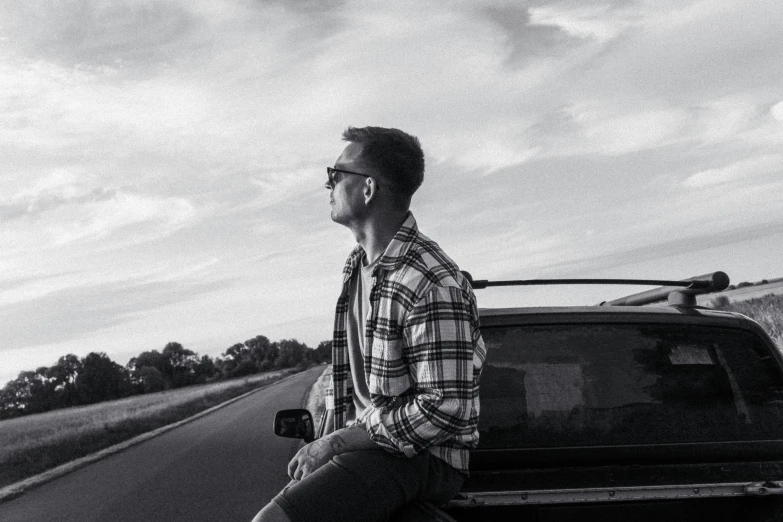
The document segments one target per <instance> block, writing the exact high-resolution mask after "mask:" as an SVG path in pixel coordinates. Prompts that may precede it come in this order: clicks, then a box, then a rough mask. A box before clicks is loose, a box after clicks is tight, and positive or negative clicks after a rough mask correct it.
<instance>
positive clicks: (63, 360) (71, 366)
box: [47, 354, 82, 408]
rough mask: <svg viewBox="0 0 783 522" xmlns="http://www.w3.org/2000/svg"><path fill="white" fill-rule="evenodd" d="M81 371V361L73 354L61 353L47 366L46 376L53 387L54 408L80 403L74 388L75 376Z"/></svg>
mask: <svg viewBox="0 0 783 522" xmlns="http://www.w3.org/2000/svg"><path fill="white" fill-rule="evenodd" d="M81 371H82V362H81V361H80V360H79V358H78V357H77V356H75V355H73V354H68V355H63V356H62V357H60V358H59V359H58V360H57V363H55V364H54V365H53V366H51V367H49V370H48V372H47V377H48V378H49V379H50V382H51V385H52V386H53V387H54V393H55V396H56V399H55V401H56V404H55V405H54V407H55V408H67V407H70V406H75V405H77V404H80V402H79V394H78V393H77V390H76V378H77V377H78V376H79V373H80V372H81Z"/></svg>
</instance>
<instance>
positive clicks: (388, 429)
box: [254, 127, 486, 522]
mask: <svg viewBox="0 0 783 522" xmlns="http://www.w3.org/2000/svg"><path fill="white" fill-rule="evenodd" d="M343 139H344V140H345V141H347V142H348V145H347V146H346V147H345V150H343V153H342V154H341V155H340V157H339V158H338V159H337V162H336V163H335V165H334V168H327V174H328V181H327V182H326V185H325V186H326V188H327V189H328V190H329V191H330V195H331V197H330V201H331V217H332V220H333V221H335V222H336V223H339V224H341V225H344V226H346V227H347V228H348V229H350V231H351V232H352V233H353V235H354V236H355V238H356V242H357V243H358V244H357V246H356V248H354V250H353V252H351V255H350V257H349V258H348V261H347V262H346V264H345V268H344V269H343V287H342V292H341V294H340V298H339V299H338V301H337V313H336V317H335V327H334V340H333V361H332V363H333V375H332V386H331V388H330V390H329V392H328V394H327V398H326V401H327V411H328V420H327V422H328V425H329V429H328V430H327V431H330V432H331V433H328V434H327V435H325V436H324V437H322V438H320V439H318V440H316V441H314V442H312V443H310V444H308V445H306V446H304V447H303V448H302V449H301V450H299V452H298V453H297V454H296V455H295V456H294V458H293V459H292V460H291V463H290V464H289V466H288V472H289V475H290V477H291V478H292V479H293V480H292V482H291V483H290V484H289V485H288V486H287V487H286V488H285V489H284V490H283V491H282V492H280V494H278V495H277V497H275V498H274V499H273V500H272V502H270V503H269V504H268V505H267V506H266V507H265V508H264V509H263V510H261V511H260V512H259V513H258V515H256V518H255V519H254V521H278V520H282V521H288V520H292V521H297V522H298V521H311V520H312V521H315V520H318V521H327V520H339V521H343V520H362V521H371V520H389V519H390V518H392V516H394V515H395V513H397V515H396V516H400V509H401V508H402V507H403V506H411V505H413V504H412V503H416V502H418V501H428V502H431V503H434V504H436V505H437V504H443V503H445V502H446V501H448V500H449V499H450V498H451V497H453V496H454V495H455V494H456V493H457V492H458V491H459V489H460V487H461V486H462V483H463V481H464V480H465V477H466V476H467V473H468V453H469V450H470V449H471V448H474V447H476V444H477V443H478V428H477V427H478V415H479V398H478V384H479V376H480V373H481V367H482V364H483V362H484V357H485V353H486V352H485V348H484V342H483V340H482V338H481V334H480V332H479V321H478V309H477V306H476V300H475V296H474V295H473V290H472V288H471V286H470V283H469V282H468V281H467V280H466V278H465V277H464V276H463V275H462V273H461V272H460V270H459V268H458V267H457V265H456V264H455V263H454V262H453V261H452V260H451V259H450V258H449V257H448V256H447V255H446V254H445V253H444V252H443V250H441V249H440V247H439V246H438V245H437V244H436V243H435V242H433V241H432V240H430V239H429V238H427V237H426V236H424V235H423V234H420V233H419V231H418V228H417V225H416V220H415V219H414V218H413V215H412V214H411V213H410V211H409V207H410V203H411V197H412V196H413V194H414V192H415V191H416V190H417V189H418V188H419V186H420V185H421V183H422V181H423V179H424V153H423V152H422V150H421V146H420V145H419V141H418V139H417V138H416V137H414V136H411V135H408V134H406V133H404V132H402V131H400V130H397V129H385V128H381V127H365V128H348V129H347V130H346V131H345V132H344V134H343ZM332 429H333V430H334V431H332ZM417 505H419V504H417Z"/></svg>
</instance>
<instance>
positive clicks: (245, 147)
mask: <svg viewBox="0 0 783 522" xmlns="http://www.w3.org/2000/svg"><path fill="white" fill-rule="evenodd" d="M781 65H783V2H778V1H773V0H770V1H755V2H748V1H746V0H736V1H731V0H706V1H700V2H687V1H684V0H676V1H669V2H666V1H659V2H649V1H633V0H623V1H620V0H617V1H612V0H606V1H586V0H571V1H563V2H527V3H526V2H504V1H497V2H478V1H472V2H467V1H465V2H426V1H421V0H417V1H408V2H358V1H356V2H352V1H342V2H325V1H312V2H309V1H297V2H293V1H262V0H258V1H255V0H206V1H202V0H198V1H197V0H188V1H187V2H186V1H168V0H93V1H77V0H69V1H63V2H46V1H38V0H33V1H29V0H8V1H4V2H2V3H0V176H2V178H0V179H1V180H2V181H0V183H1V186H2V190H0V332H1V333H2V341H0V361H2V362H1V363H0V384H2V383H4V382H5V381H7V380H9V379H11V378H13V377H14V376H15V375H16V374H17V373H18V372H19V371H21V370H26V369H35V368H36V367H38V366H41V365H51V364H53V363H54V362H55V361H56V360H57V358H58V357H59V356H61V355H64V354H66V353H75V354H77V355H80V356H82V355H85V354H87V353H88V352H90V351H103V352H106V353H108V354H109V355H110V356H111V357H112V358H113V359H114V360H115V361H117V362H119V363H120V364H125V363H126V362H127V361H128V359H129V358H130V357H131V356H133V355H136V354H138V353H139V352H141V351H143V350H152V349H162V348H163V346H164V345H165V344H166V343H167V342H168V341H179V342H181V343H182V344H183V345H185V346H186V347H187V348H190V349H193V350H195V351H197V352H198V353H200V354H205V353H206V354H211V355H217V354H219V353H221V352H223V351H224V350H225V349H226V348H227V347H229V346H230V345H232V344H234V343H235V342H241V341H244V340H246V339H248V338H250V337H253V336H255V335H257V334H263V335H266V336H267V337H269V338H270V339H272V340H278V339H283V338H297V339H299V340H300V341H304V342H306V343H307V344H309V345H310V346H315V345H316V344H317V343H318V342H319V341H320V340H325V339H328V338H329V337H330V335H331V329H332V313H333V310H334V304H335V300H336V297H337V293H338V292H339V285H340V271H341V268H342V265H343V262H344V260H345V257H346V256H347V254H348V252H349V251H350V249H351V248H352V246H353V238H352V236H351V235H350V233H349V232H348V231H347V229H344V228H342V227H339V226H338V225H335V224H333V223H332V222H331V220H330V219H329V198H328V193H327V191H326V190H325V189H324V188H323V182H324V180H325V176H326V175H325V172H324V170H325V169H324V168H325V167H326V166H327V165H332V164H333V163H334V161H335V159H336V158H337V156H338V155H339V153H340V151H341V150H342V148H343V146H344V143H342V142H341V141H340V135H341V132H342V131H343V129H344V128H346V127H347V126H349V125H353V126H364V125H381V126H387V127H398V128H401V129H403V130H406V131H408V132H410V133H412V134H415V135H417V136H418V137H419V138H420V140H421V142H422V145H423V146H424V149H425V152H426V154H427V172H426V177H425V182H424V185H423V186H422V188H421V189H420V191H419V193H418V194H417V195H416V196H415V197H414V202H413V211H414V215H415V216H416V218H417V220H418V221H419V225H420V228H421V229H422V231H423V232H425V233H426V234H428V235H429V236H430V237H432V238H433V239H435V240H436V241H438V242H439V243H440V244H441V246H443V247H444V249H445V250H446V251H447V252H448V253H449V254H450V255H451V256H452V257H453V258H454V259H455V261H457V263H459V264H460V266H461V267H462V268H463V269H466V270H469V271H471V272H472V273H473V274H474V277H476V278H482V279H483V278H533V277H612V276H617V277H640V278H677V279H681V278H684V277H688V276H692V275H697V274H703V273H706V272H710V271H714V270H725V271H726V272H727V273H728V274H729V275H730V276H731V277H732V280H733V281H734V282H735V283H736V282H740V281H743V280H747V281H756V280H759V279H762V278H773V277H780V276H783V263H781V258H782V257H783V175H782V174H783V147H781V145H783V67H781ZM629 290H630V291H634V290H638V289H628V288H610V289H596V288H587V289H576V288H572V287H565V288H553V289H540V288H537V289H521V290H520V289H517V290H514V291H508V290H504V291H500V290H484V291H481V292H480V293H479V294H478V298H479V304H480V306H497V305H510V304H516V305H539V304H546V303H549V304H588V303H594V302H596V301H599V300H602V299H605V298H608V297H614V296H617V295H619V294H624V293H628V291H629Z"/></svg>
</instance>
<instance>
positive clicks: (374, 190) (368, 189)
mask: <svg viewBox="0 0 783 522" xmlns="http://www.w3.org/2000/svg"><path fill="white" fill-rule="evenodd" d="M377 197H378V184H377V183H375V180H374V179H372V178H365V179H364V204H365V205H369V204H370V201H372V200H373V199H376V198H377Z"/></svg>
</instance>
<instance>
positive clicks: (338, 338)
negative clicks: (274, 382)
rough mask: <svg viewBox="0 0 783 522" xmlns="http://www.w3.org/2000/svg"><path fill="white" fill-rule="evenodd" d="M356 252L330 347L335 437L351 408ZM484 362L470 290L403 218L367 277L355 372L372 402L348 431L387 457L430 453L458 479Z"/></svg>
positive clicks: (474, 440)
mask: <svg viewBox="0 0 783 522" xmlns="http://www.w3.org/2000/svg"><path fill="white" fill-rule="evenodd" d="M363 253H364V252H363V250H362V248H361V247H360V246H359V245H357V246H356V248H354V250H353V251H352V252H351V255H350V256H349V258H348V260H347V261H346V263H345V268H344V269H343V287H342V292H341V294H340V298H339V299H338V301H337V312H336V315H335V323H334V339H333V343H332V367H333V372H332V382H331V387H330V389H329V390H328V391H327V395H326V407H327V408H328V409H333V410H334V423H335V424H334V426H335V429H340V428H342V427H345V424H346V413H347V412H348V409H349V408H352V407H353V396H352V391H353V384H352V378H351V371H350V363H349V360H348V341H347V335H346V323H347V314H348V313H349V309H348V292H349V287H350V281H351V277H352V275H353V273H354V271H355V270H356V269H357V268H358V266H359V263H360V260H361V258H362V255H363ZM485 356H486V349H485V347H484V341H483V340H482V338H481V333H480V331H479V317H478V307H477V305H476V298H475V295H474V294H473V289H472V288H471V286H470V283H469V282H468V281H467V279H466V278H465V277H464V276H463V274H462V273H461V272H460V271H459V268H458V267H457V265H456V264H455V263H454V262H453V261H452V260H451V259H450V258H449V257H448V256H447V255H446V254H445V253H444V252H443V250H441V249H440V247H439V246H438V245H437V243H435V242H434V241H432V240H431V239H429V238H427V237H426V236H424V235H423V234H420V233H419V231H418V227H417V225H416V220H415V219H414V218H413V215H412V214H410V213H409V214H408V217H407V219H406V220H405V223H403V225H402V226H401V227H400V229H399V230H398V231H397V233H396V235H395V236H394V238H393V239H392V241H391V242H390V243H389V245H388V247H387V248H386V251H385V252H384V253H383V255H382V256H381V258H380V259H379V260H378V263H377V264H376V267H375V268H374V270H373V272H372V289H371V291H370V312H369V314H368V317H367V319H366V327H365V345H364V371H365V375H366V376H367V384H368V387H369V391H370V394H371V400H372V404H371V406H369V407H367V409H366V410H365V411H364V413H363V414H362V415H361V417H360V418H358V419H357V423H358V424H363V425H364V426H365V428H366V429H367V433H369V435H370V438H371V439H372V440H373V441H375V442H376V443H377V444H378V445H380V446H381V447H383V448H384V449H386V450H387V451H389V452H390V453H392V454H395V455H398V456H406V457H412V456H413V455H416V454H419V453H422V452H424V451H430V452H431V453H433V454H434V455H435V456H437V457H439V458H440V459H442V460H444V461H445V462H447V463H448V464H450V465H451V466H452V467H454V468H456V469H457V470H459V471H461V472H463V473H466V474H467V473H468V455H469V450H470V449H471V448H475V447H476V445H477V444H478V438H479V434H478V418H479V394H478V390H479V377H480V374H481V367H482V365H483V363H484V358H485Z"/></svg>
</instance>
